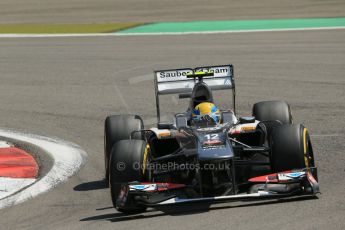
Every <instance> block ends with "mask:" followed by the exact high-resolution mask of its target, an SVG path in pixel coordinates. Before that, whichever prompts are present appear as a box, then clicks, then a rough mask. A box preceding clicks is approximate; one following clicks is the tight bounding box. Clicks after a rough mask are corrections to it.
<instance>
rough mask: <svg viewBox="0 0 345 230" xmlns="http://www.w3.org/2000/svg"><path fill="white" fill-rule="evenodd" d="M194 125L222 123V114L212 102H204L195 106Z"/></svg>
mask: <svg viewBox="0 0 345 230" xmlns="http://www.w3.org/2000/svg"><path fill="white" fill-rule="evenodd" d="M192 120H193V121H194V123H205V122H206V123H211V124H212V123H214V124H218V123H220V112H219V109H218V108H217V106H215V105H214V104H213V103H211V102H202V103H200V104H198V105H197V106H195V108H194V109H193V112H192Z"/></svg>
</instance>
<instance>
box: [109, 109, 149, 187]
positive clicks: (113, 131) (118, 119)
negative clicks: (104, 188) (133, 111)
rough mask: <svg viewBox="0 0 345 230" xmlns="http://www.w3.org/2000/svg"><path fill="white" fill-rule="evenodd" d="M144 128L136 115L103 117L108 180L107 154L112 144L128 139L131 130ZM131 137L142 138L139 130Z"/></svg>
mask: <svg viewBox="0 0 345 230" xmlns="http://www.w3.org/2000/svg"><path fill="white" fill-rule="evenodd" d="M143 128H144V124H143V122H142V119H141V118H140V116H138V115H114V116H109V117H107V118H106V119H105V123H104V168H105V179H106V181H107V182H108V181H109V156H110V152H111V149H112V147H113V145H114V144H115V143H116V142H117V141H120V140H126V139H130V137H131V134H132V132H133V131H139V130H141V129H143ZM132 139H143V137H142V134H141V133H140V132H137V133H134V134H133V136H132Z"/></svg>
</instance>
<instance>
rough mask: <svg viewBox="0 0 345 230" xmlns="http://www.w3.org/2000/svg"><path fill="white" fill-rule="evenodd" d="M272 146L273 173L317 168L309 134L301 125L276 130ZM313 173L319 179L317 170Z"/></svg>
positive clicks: (272, 136)
mask: <svg viewBox="0 0 345 230" xmlns="http://www.w3.org/2000/svg"><path fill="white" fill-rule="evenodd" d="M270 145H271V167H272V170H273V172H282V171H287V170H291V169H302V168H310V167H315V162H314V154H313V148H312V145H311V141H310V137H309V133H308V131H307V129H306V128H305V127H304V126H303V125H301V124H296V125H289V124H288V125H282V126H279V127H276V128H274V129H273V131H272V135H271V139H270ZM312 171H313V175H314V177H315V179H317V175H316V170H312Z"/></svg>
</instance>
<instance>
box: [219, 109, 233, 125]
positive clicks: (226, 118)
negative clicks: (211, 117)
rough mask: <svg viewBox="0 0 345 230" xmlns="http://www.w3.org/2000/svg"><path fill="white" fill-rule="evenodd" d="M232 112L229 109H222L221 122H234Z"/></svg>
mask: <svg viewBox="0 0 345 230" xmlns="http://www.w3.org/2000/svg"><path fill="white" fill-rule="evenodd" d="M234 116H235V115H234V113H233V112H231V111H223V112H222V123H223V124H225V123H230V124H234V123H235V121H234Z"/></svg>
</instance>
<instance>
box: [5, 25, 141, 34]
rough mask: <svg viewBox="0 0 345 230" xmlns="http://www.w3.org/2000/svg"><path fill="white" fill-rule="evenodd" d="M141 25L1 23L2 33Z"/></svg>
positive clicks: (70, 31)
mask: <svg viewBox="0 0 345 230" xmlns="http://www.w3.org/2000/svg"><path fill="white" fill-rule="evenodd" d="M138 25H141V24H139V23H107V24H66V25H62V24H47V25H44V24H39V25H36V24H3V25H2V24H0V34H83V33H112V32H116V31H119V30H123V29H128V28H131V27H134V26H138Z"/></svg>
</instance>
